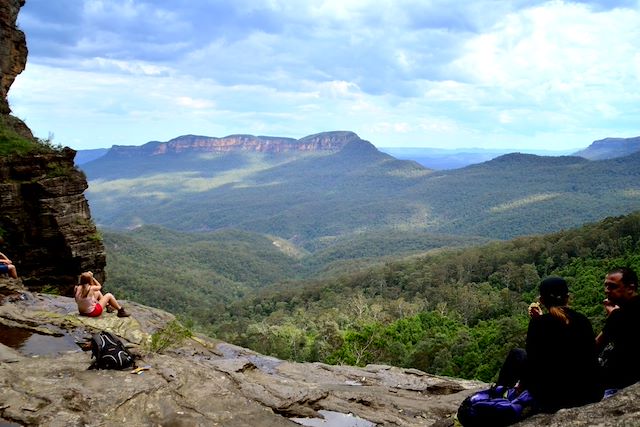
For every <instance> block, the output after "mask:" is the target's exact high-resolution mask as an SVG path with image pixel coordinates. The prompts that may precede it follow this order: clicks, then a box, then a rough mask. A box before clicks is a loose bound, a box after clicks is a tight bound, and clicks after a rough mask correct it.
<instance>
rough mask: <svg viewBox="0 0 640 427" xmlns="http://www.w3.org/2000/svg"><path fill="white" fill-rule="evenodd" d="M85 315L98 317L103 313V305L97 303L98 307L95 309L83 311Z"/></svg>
mask: <svg viewBox="0 0 640 427" xmlns="http://www.w3.org/2000/svg"><path fill="white" fill-rule="evenodd" d="M81 314H82V315H83V316H88V317H98V316H100V315H101V314H102V306H101V305H100V304H96V307H95V308H94V309H93V311H92V312H91V313H81Z"/></svg>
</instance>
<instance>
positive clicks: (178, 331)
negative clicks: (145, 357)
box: [149, 320, 193, 353]
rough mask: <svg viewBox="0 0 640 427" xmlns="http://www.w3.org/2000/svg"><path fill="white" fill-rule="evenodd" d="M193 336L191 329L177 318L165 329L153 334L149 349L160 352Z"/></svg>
mask: <svg viewBox="0 0 640 427" xmlns="http://www.w3.org/2000/svg"><path fill="white" fill-rule="evenodd" d="M191 336H193V332H192V331H191V329H189V328H187V327H185V326H183V325H182V324H181V323H180V322H178V321H177V320H172V321H171V322H169V323H167V326H165V327H164V328H163V329H160V330H159V331H157V332H156V333H154V334H152V335H151V342H150V343H149V351H151V352H154V353H160V352H162V351H164V350H166V349H168V348H169V347H177V346H179V345H180V344H182V343H183V342H184V340H185V339H187V338H190V337H191Z"/></svg>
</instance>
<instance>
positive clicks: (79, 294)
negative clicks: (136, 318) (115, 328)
mask: <svg viewBox="0 0 640 427" xmlns="http://www.w3.org/2000/svg"><path fill="white" fill-rule="evenodd" d="M101 289H102V285H101V284H100V282H98V281H97V280H96V279H95V278H94V277H93V273H92V272H90V271H87V272H84V273H82V274H81V275H80V280H79V282H78V284H77V285H76V287H75V288H74V295H75V299H76V304H78V311H79V312H80V314H81V315H83V316H89V317H98V316H100V315H101V314H102V310H103V309H104V308H105V307H113V308H114V309H116V310H118V317H129V316H130V314H129V313H127V312H126V311H125V310H124V308H123V307H122V306H121V305H120V304H119V303H118V301H117V300H116V298H115V297H114V296H113V295H112V294H110V293H107V294H104V295H103V294H102V292H101Z"/></svg>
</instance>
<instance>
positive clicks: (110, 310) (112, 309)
mask: <svg viewBox="0 0 640 427" xmlns="http://www.w3.org/2000/svg"><path fill="white" fill-rule="evenodd" d="M114 311H116V310H115V308H113V307H111V306H110V305H108V306H107V313H113V312H114Z"/></svg>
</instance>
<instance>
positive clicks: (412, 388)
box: [0, 278, 482, 426]
mask: <svg viewBox="0 0 640 427" xmlns="http://www.w3.org/2000/svg"><path fill="white" fill-rule="evenodd" d="M0 294H10V295H13V298H12V299H8V298H6V299H5V300H4V302H3V303H2V305H0V330H3V329H4V330H7V328H16V327H19V328H21V329H24V330H26V331H30V332H31V333H33V334H39V335H49V336H50V337H58V339H60V340H63V339H67V340H68V338H69V337H72V338H73V340H74V342H75V341H77V342H79V343H82V342H83V341H86V340H88V339H89V337H90V336H91V334H92V333H95V332H96V331H99V330H108V331H110V332H113V333H115V334H116V335H118V336H119V337H121V338H122V339H123V342H125V344H126V345H127V346H128V347H129V348H130V350H131V351H132V352H133V353H134V354H136V355H138V356H139V359H138V360H137V365H138V366H150V369H149V370H146V371H143V373H141V374H138V375H134V374H131V373H130V371H129V370H126V371H97V370H89V369H88V368H89V366H90V364H91V360H90V352H85V351H83V350H82V349H81V348H80V346H79V345H78V346H77V347H76V348H72V349H66V350H62V351H61V350H59V349H58V348H53V347H52V348H50V349H48V350H49V351H47V349H44V351H41V352H40V353H41V354H39V355H30V354H26V353H25V352H23V351H21V349H19V348H18V349H16V348H11V347H9V346H6V345H0V402H2V404H0V418H1V419H2V420H4V422H13V423H18V424H20V425H43V426H47V425H49V426H58V425H111V424H115V423H126V424H128V425H180V426H183V425H184V426H209V425H224V426H247V425H256V426H258V425H259V426H285V425H292V426H296V425H300V424H298V423H295V422H293V421H292V420H291V419H292V418H296V419H312V418H318V419H322V418H323V417H324V416H325V415H326V416H327V419H328V420H329V424H327V423H326V422H325V423H323V424H322V425H329V426H330V425H341V424H339V422H340V420H341V421H342V422H349V421H351V422H352V423H351V424H353V422H356V421H357V422H362V425H400V426H413V425H415V426H430V425H433V424H434V423H435V422H437V421H439V420H445V419H448V418H450V417H451V416H452V414H453V413H455V410H456V409H457V406H458V405H459V403H460V402H461V401H462V399H463V398H464V397H465V396H466V395H468V394H469V393H470V392H471V391H473V390H475V389H477V388H478V387H481V386H482V384H480V383H477V382H472V381H464V380H452V379H448V378H441V377H436V376H431V375H427V374H425V373H423V372H421V371H417V370H413V369H400V368H395V367H390V366H383V365H372V366H367V367H366V368H355V367H349V366H330V365H326V364H322V363H290V362H285V361H282V360H279V359H275V358H272V357H268V356H263V355H260V354H257V353H255V352H252V351H250V350H248V349H245V348H241V347H237V346H234V345H231V344H228V343H223V342H219V341H216V340H214V339H211V338H207V337H203V336H194V337H191V338H188V339H186V340H185V341H184V342H182V343H176V345H174V346H172V347H170V348H168V349H167V350H164V351H163V352H161V353H158V352H152V351H151V350H150V342H151V336H152V334H154V333H156V332H158V331H162V330H163V329H164V328H166V326H167V324H169V323H170V322H172V321H173V320H174V317H173V316H172V315H170V314H168V313H166V312H163V311H161V310H157V309H154V308H150V307H146V306H142V305H139V304H135V303H131V302H125V304H126V306H127V310H129V311H131V312H132V314H133V315H132V317H130V318H118V317H117V316H116V315H115V314H108V313H105V314H103V315H102V316H101V317H99V318H87V317H81V316H79V315H78V314H77V312H76V307H75V303H74V301H73V300H72V299H71V298H66V297H60V296H52V295H44V294H37V293H31V292H29V291H27V290H26V289H24V288H21V285H20V282H19V281H15V280H9V279H2V278H0ZM432 388H435V389H437V390H438V393H432V392H431V391H430V389H432ZM443 390H446V391H444V392H443ZM323 414H324V415H323ZM340 414H344V416H341V415H340ZM331 420H333V421H331ZM309 422H310V423H311V422H313V421H309ZM316 422H317V420H316ZM366 422H368V423H372V424H366ZM331 423H333V424H331ZM351 424H343V425H351ZM310 425H313V424H310ZM353 425H358V424H353Z"/></svg>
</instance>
